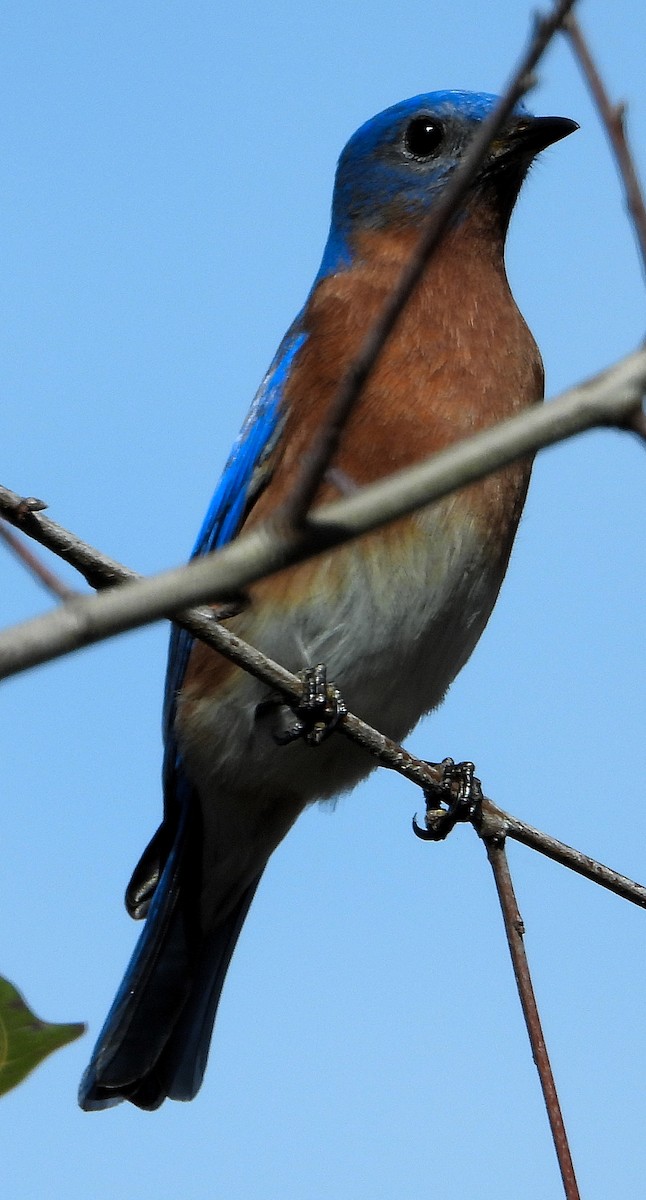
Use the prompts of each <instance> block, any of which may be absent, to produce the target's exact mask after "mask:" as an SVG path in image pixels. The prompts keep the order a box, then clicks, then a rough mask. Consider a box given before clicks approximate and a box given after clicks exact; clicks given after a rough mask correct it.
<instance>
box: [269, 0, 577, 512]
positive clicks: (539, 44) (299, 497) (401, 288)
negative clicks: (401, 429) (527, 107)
mask: <svg viewBox="0 0 646 1200" xmlns="http://www.w3.org/2000/svg"><path fill="white" fill-rule="evenodd" d="M574 3H575V0H559V2H558V3H557V4H555V6H554V9H553V11H552V13H550V14H549V15H548V16H546V17H540V18H538V19H537V20H536V21H535V24H534V31H533V35H532V37H531V39H530V43H529V46H528V48H527V50H526V52H525V54H524V55H523V57H522V59H521V61H520V63H519V64H518V67H517V68H516V70H515V71H514V73H513V75H512V77H511V79H510V81H509V84H508V85H507V87H506V88H505V91H504V92H503V95H502V96H501V98H500V101H499V103H498V104H497V105H496V107H495V109H494V110H493V112H491V114H490V115H489V116H488V117H487V119H486V121H484V122H483V123H482V125H481V126H480V128H479V130H478V132H477V133H476V135H475V136H474V138H473V141H472V142H471V145H470V147H469V150H468V152H467V153H466V154H465V156H464V158H463V160H462V162H461V163H460V166H459V167H458V168H457V170H456V171H455V174H454V175H453V176H452V178H451V181H450V183H449V184H448V185H447V187H446V189H445V191H444V192H443V193H442V195H441V196H440V198H439V200H438V202H437V204H436V206H435V207H434V209H433V214H432V216H431V217H430V218H429V220H428V221H427V223H426V226H425V228H424V231H423V233H422V236H421V238H420V241H419V243H418V246H417V248H416V250H415V253H414V255H413V256H412V258H411V259H410V261H409V262H408V263H407V264H406V266H405V267H404V270H403V271H402V274H401V276H400V279H399V282H398V283H397V285H396V286H395V287H394V288H393V290H392V292H391V293H390V295H389V297H388V299H387V301H386V302H385V304H384V307H383V309H382V311H381V313H380V314H379V316H378V317H377V319H376V320H375V322H374V324H373V325H372V327H371V328H370V329H369V330H368V333H367V335H366V337H365V338H364V340H363V343H362V345H361V347H360V349H359V352H358V354H357V356H356V358H355V359H354V361H353V362H352V363H351V364H350V367H349V368H348V370H347V371H346V373H345V375H344V377H343V379H342V380H341V383H340V385H339V387H338V390H337V392H336V394H335V396H334V398H333V399H332V402H331V404H330V408H329V410H328V412H327V413H326V415H325V419H324V420H323V421H322V422H321V424H320V426H319V429H318V432H317V436H316V440H315V442H314V443H313V445H312V447H311V450H310V452H309V453H308V455H307V456H306V457H305V458H304V460H303V464H302V467H301V470H300V473H299V475H298V476H297V479H296V483H295V485H294V488H293V490H292V492H291V493H290V495H289V497H288V499H287V501H286V504H285V507H284V516H285V520H286V521H287V522H289V523H291V524H294V525H299V524H300V523H302V521H304V519H305V517H306V515H307V513H308V512H309V510H310V508H311V506H312V504H313V502H314V499H315V497H316V493H317V492H318V489H319V487H320V484H321V482H322V480H323V478H324V476H325V473H326V470H327V468H328V467H329V466H330V465H331V463H332V459H333V458H334V456H335V454H336V451H337V449H338V446H339V442H340V439H341V435H342V433H343V429H344V427H345V425H346V423H347V421H348V418H349V416H350V413H351V412H352V409H353V407H354V405H355V403H356V401H357V399H358V397H359V395H360V393H361V391H362V390H363V388H364V387H365V384H366V382H367V380H368V379H369V378H370V376H371V374H372V372H373V370H374V368H375V365H376V363H377V360H378V358H379V355H380V353H381V351H382V349H383V347H384V344H385V342H386V340H387V339H388V338H389V337H390V335H391V334H392V332H393V330H394V328H395V325H396V324H397V321H398V320H399V317H400V316H401V314H402V312H403V310H404V308H405V306H406V304H407V303H408V301H409V300H410V298H411V296H412V294H413V292H414V291H415V288H416V287H417V285H418V283H419V282H420V280H421V278H422V275H423V274H424V271H425V269H426V267H427V265H428V263H429V261H430V259H431V257H432V255H433V254H434V252H435V250H436V249H437V247H438V245H439V244H440V242H441V240H442V237H443V235H444V233H445V232H446V230H447V228H448V226H449V224H450V223H451V221H452V220H453V219H454V218H455V215H456V213H457V212H458V211H459V207H460V204H461V202H462V200H463V199H464V197H465V196H466V193H467V191H468V190H469V188H470V186H471V184H472V183H473V180H474V179H475V177H476V175H477V173H478V170H479V169H480V167H481V165H482V163H483V161H484V159H485V157H486V154H487V151H488V149H489V146H490V144H491V142H492V141H493V140H494V138H495V137H496V135H497V134H498V133H499V132H500V130H501V129H502V128H503V126H504V124H505V122H506V121H507V120H508V118H509V117H510V115H511V113H512V112H513V110H514V108H515V106H516V104H517V103H518V101H519V100H520V99H521V98H522V96H524V95H525V93H526V92H527V91H528V90H529V88H530V87H532V86H533V83H534V80H533V71H534V68H535V67H536V64H537V63H538V61H539V59H540V58H541V55H542V54H543V53H544V52H545V50H546V49H547V46H548V45H549V43H550V41H551V39H552V38H553V36H554V34H555V33H556V32H557V30H558V29H559V28H560V26H561V25H562V24H563V22H564V20H565V18H566V16H567V15H568V13H569V12H570V9H571V8H572V7H573V4H574Z"/></svg>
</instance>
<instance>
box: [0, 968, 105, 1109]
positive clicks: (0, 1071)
mask: <svg viewBox="0 0 646 1200" xmlns="http://www.w3.org/2000/svg"><path fill="white" fill-rule="evenodd" d="M82 1033H85V1025H82V1024H79V1023H78V1022H77V1023H75V1024H73V1025H51V1024H49V1022H47V1021H41V1020H39V1018H38V1017H37V1016H36V1015H35V1014H34V1013H33V1012H31V1010H30V1009H29V1008H28V1007H27V1005H26V1004H25V1001H24V1000H23V998H22V996H21V995H20V992H19V991H18V990H17V989H16V988H15V987H14V986H13V984H12V983H9V981H8V980H7V979H2V978H0V1096H2V1095H4V1093H5V1092H8V1091H10V1090H11V1088H14V1087H16V1086H17V1084H19V1083H21V1082H22V1080H23V1079H24V1078H25V1076H26V1075H28V1074H29V1072H30V1071H33V1069H34V1067H37V1066H38V1064H39V1063H40V1062H42V1061H43V1059H44V1058H47V1055H48V1054H51V1053H52V1051H53V1050H58V1049H59V1047H60V1046H66V1045H67V1044H68V1042H74V1041H76V1039H77V1038H78V1037H80V1036H81V1034H82Z"/></svg>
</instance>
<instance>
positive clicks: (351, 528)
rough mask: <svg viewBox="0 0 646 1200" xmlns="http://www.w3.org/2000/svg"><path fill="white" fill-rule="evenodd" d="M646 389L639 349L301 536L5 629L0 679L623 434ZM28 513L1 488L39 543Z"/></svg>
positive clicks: (280, 536)
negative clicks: (504, 470) (551, 450)
mask: <svg viewBox="0 0 646 1200" xmlns="http://www.w3.org/2000/svg"><path fill="white" fill-rule="evenodd" d="M645 388H646V350H641V351H638V352H636V353H634V354H632V355H629V356H628V357H627V358H625V359H623V360H622V361H621V362H620V363H618V364H616V365H615V366H614V367H612V368H611V369H610V370H608V371H604V372H602V373H601V374H600V375H598V376H596V377H595V378H593V379H590V380H587V381H586V382H585V383H583V384H580V385H579V386H578V387H576V388H573V389H571V390H570V391H569V392H567V393H564V394H563V395H562V396H560V397H559V398H558V399H557V400H553V401H552V402H551V403H550V404H547V405H538V406H536V407H534V408H532V409H530V410H528V411H525V412H523V413H520V414H518V415H517V416H515V417H511V418H510V419H509V420H507V421H504V422H502V423H501V424H499V425H497V426H495V427H492V428H490V429H486V430H483V431H481V432H480V433H477V434H474V435H473V436H472V437H470V438H467V439H465V440H464V441H462V442H459V443H456V444H454V445H452V446H450V447H448V448H447V449H446V450H443V451H441V452H439V453H438V454H436V455H434V456H433V457H432V458H431V459H429V460H428V461H427V462H425V463H420V464H418V465H417V466H415V467H411V468H408V469H407V470H406V471H400V472H398V473H397V474H396V475H393V476H391V477H390V478H389V479H385V480H381V481H380V482H379V483H376V484H371V485H370V486H369V487H366V488H362V489H360V490H359V491H358V492H357V493H356V495H354V496H350V497H347V498H346V499H343V500H337V501H335V502H334V503H333V504H327V505H325V506H322V507H321V508H319V509H317V510H316V511H315V512H314V513H312V514H311V516H310V517H309V518H308V522H307V526H306V527H305V528H303V529H293V528H285V527H284V525H283V524H282V522H280V521H271V520H270V521H269V522H267V523H266V524H264V525H258V526H256V528H255V529H253V530H252V531H251V532H249V533H247V534H243V535H241V536H240V537H239V538H236V539H235V541H233V542H231V543H230V544H229V545H227V546H225V547H224V548H223V549H221V550H218V551H217V552H214V553H213V554H210V555H205V556H204V557H202V558H197V559H193V560H192V561H191V562H190V563H188V564H186V565H185V566H183V567H181V568H177V569H176V570H174V571H165V572H163V573H161V574H159V575H155V576H151V577H149V578H147V579H137V578H133V574H132V573H131V572H128V573H126V574H125V576H124V574H123V573H122V575H121V576H120V578H121V579H124V578H126V579H127V580H128V581H127V582H124V583H123V586H121V587H111V588H109V590H107V591H104V592H103V593H102V594H101V595H98V596H88V597H85V596H82V597H78V598H77V599H75V600H73V601H70V602H69V603H68V604H64V605H61V606H60V607H59V608H58V609H57V610H56V611H54V612H52V613H48V614H46V615H45V616H41V617H37V618H35V619H33V620H31V621H27V622H23V623H22V624H21V625H18V626H14V627H12V628H10V629H6V630H4V631H3V632H2V633H1V634H0V679H2V678H7V677H8V676H10V675H15V674H17V673H18V672H20V671H23V670H27V669H28V668H29V667H32V666H36V665H38V664H39V663H43V662H49V661H50V660H52V659H54V658H59V657H61V655H63V654H67V653H70V652H71V651H72V650H77V649H79V648H81V647H82V646H88V645H91V644H93V643H94V642H98V641H101V640H103V639H104V638H107V637H112V636H114V635H115V634H117V633H122V632H125V631H126V630H129V629H136V628H139V627H140V626H141V625H145V624H149V623H150V622H151V621H155V620H158V619H159V618H161V617H172V618H173V619H177V620H178V621H179V623H180V624H182V623H183V618H182V616H181V614H182V611H183V610H184V609H185V608H186V606H187V605H189V604H196V603H202V602H204V601H211V602H213V601H215V600H218V601H226V600H227V599H228V598H230V597H231V596H237V595H239V593H240V592H241V591H243V590H244V589H245V588H246V587H247V586H249V584H251V583H252V582H254V581H255V580H257V579H260V578H262V577H264V576H266V575H268V574H271V573H272V572H274V571H279V570H282V569H283V568H284V567H287V566H290V565H291V564H293V563H296V562H300V561H302V560H303V559H305V558H308V557H312V556H314V555H316V554H320V553H322V552H323V551H325V550H329V549H330V548H332V547H333V546H338V545H340V544H341V543H342V542H347V541H349V540H351V539H352V538H355V537H359V536H360V535H361V534H362V533H366V532H369V531H370V530H372V529H375V528H377V527H378V526H380V525H383V524H384V523H385V522H386V521H391V520H394V519H395V518H396V517H400V516H404V515H406V514H408V513H411V512H413V511H415V510H416V509H418V508H420V507H421V506H423V505H426V504H429V503H431V502H433V501H434V500H438V499H440V498H441V497H442V496H445V495H447V494H449V493H450V492H452V491H454V490H455V489H456V488H459V487H463V486H464V485H465V484H467V483H472V482H474V481H475V480H477V479H482V478H483V477H484V476H485V475H487V474H489V473H491V472H492V471H495V470H498V468H500V467H502V466H506V465H507V464H508V463H510V462H513V461H514V460H515V459H516V458H520V457H522V456H523V455H525V454H527V453H531V452H533V451H535V450H537V449H539V448H540V447H542V446H547V445H552V444H553V443H554V442H557V441H562V440H563V439H564V438H567V437H571V436H572V435H573V434H575V433H578V432H581V431H582V430H583V429H590V428H592V427H593V426H597V425H608V424H611V425H612V424H618V425H620V426H623V425H624V424H625V421H626V419H627V418H628V416H629V415H630V414H631V413H632V412H634V410H635V409H636V408H637V407H638V406H639V404H640V402H641V398H642V395H643V393H644V390H645ZM3 497H4V499H3ZM24 507H25V506H24V504H23V503H22V502H21V501H20V498H19V497H17V496H16V495H15V494H14V493H12V492H8V491H7V490H4V491H3V490H2V489H0V513H3V514H4V515H5V517H6V519H7V520H8V521H10V522H11V523H12V524H17V525H18V526H19V528H21V529H23V530H24V532H25V533H28V534H29V535H30V536H34V537H36V538H37V539H38V538H39V537H40V535H39V530H40V529H42V528H43V527H44V523H45V522H46V520H47V518H44V517H42V516H41V515H40V514H39V513H37V512H33V511H29V512H28V513H27V514H26V515H25V514H24ZM32 508H33V506H32ZM17 513H18V514H20V513H22V516H19V515H17ZM40 540H42V537H40ZM62 541H63V543H64V545H63V547H62V557H67V561H71V559H70V557H69V554H70V549H71V548H70V546H69V545H66V544H65V531H63V537H62ZM57 552H58V551H57ZM108 561H109V560H108ZM114 566H115V564H113V567H114ZM116 566H117V567H118V564H116ZM88 569H89V571H90V573H89V574H88V573H87V570H86V571H85V575H86V578H87V579H89V580H90V582H91V581H92V574H91V571H92V566H91V564H90V566H89V568H88ZM119 569H120V570H121V571H122V572H124V568H119ZM115 578H116V577H115ZM248 669H249V668H248Z"/></svg>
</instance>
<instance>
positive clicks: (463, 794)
mask: <svg viewBox="0 0 646 1200" xmlns="http://www.w3.org/2000/svg"><path fill="white" fill-rule="evenodd" d="M429 766H431V767H437V768H438V769H439V771H440V772H441V779H440V781H439V782H438V783H437V784H431V785H430V786H429V787H428V788H426V789H425V792H424V794H425V797H426V814H425V817H424V826H425V828H422V827H421V826H420V825H418V824H417V820H416V818H415V817H413V831H414V833H416V834H417V837H419V838H422V840H423V841H426V842H441V841H443V840H444V838H445V837H447V836H448V834H449V833H450V832H451V830H452V829H453V828H454V827H455V825H457V824H458V822H459V821H470V820H471V819H472V817H473V815H474V813H475V811H476V809H477V807H478V805H479V804H480V803H481V801H482V784H481V783H480V780H479V779H478V778H477V776H476V773H475V766H474V764H473V763H472V762H460V763H456V762H454V761H453V759H452V758H445V759H443V760H442V762H441V763H429Z"/></svg>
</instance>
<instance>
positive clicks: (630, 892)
mask: <svg viewBox="0 0 646 1200" xmlns="http://www.w3.org/2000/svg"><path fill="white" fill-rule="evenodd" d="M474 825H475V827H476V829H477V831H478V833H479V834H480V836H481V837H483V838H486V837H488V836H493V835H494V834H497V835H499V834H502V835H504V836H505V837H510V838H513V839H514V841H516V842H522V844H523V846H529V848H530V849H531V850H538V852H539V854H544V855H545V857H546V858H551V859H552V860H553V861H554V862H557V863H560V865H561V866H562V867H568V868H569V870H570V871H575V872H576V873H577V875H583V877H584V878H585V879H589V880H590V881H591V882H592V883H598V884H599V885H600V886H601V887H604V888H607V890H608V891H609V892H614V894H615V895H616V896H621V898H622V900H630V902H631V904H636V905H637V906H638V907H639V908H646V887H644V886H643V884H641V883H635V882H634V880H632V879H629V878H628V876H627V875H620V874H619V872H618V871H613V870H612V869H611V868H610V867H604V865H603V863H600V862H597V861H596V860H595V859H594V858H590V856H589V855H587V854H583V853H582V852H581V850H575V849H574V848H573V847H572V846H568V845H566V843H565V842H559V841H558V840H557V838H554V837H551V835H550V834H549V833H543V832H542V830H540V829H534V827H533V825H528V824H527V823H526V822H525V821H519V820H518V818H517V817H512V816H510V815H509V813H506V812H503V810H502V809H501V808H498V807H497V806H496V805H495V804H493V803H492V801H491V800H484V801H483V803H482V810H481V813H480V814H479V815H477V816H476V819H475V820H474Z"/></svg>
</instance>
